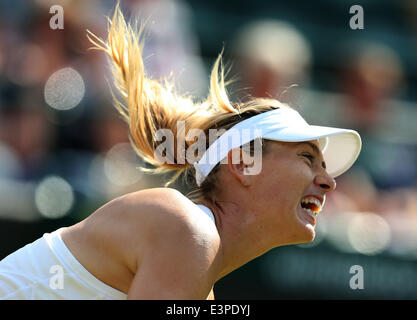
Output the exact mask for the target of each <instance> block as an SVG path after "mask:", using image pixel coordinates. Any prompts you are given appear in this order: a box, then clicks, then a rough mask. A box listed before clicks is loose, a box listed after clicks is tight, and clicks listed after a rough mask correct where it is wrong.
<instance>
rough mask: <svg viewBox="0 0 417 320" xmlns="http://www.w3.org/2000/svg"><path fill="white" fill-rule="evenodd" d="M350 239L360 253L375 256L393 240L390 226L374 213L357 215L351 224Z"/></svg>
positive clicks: (349, 226)
mask: <svg viewBox="0 0 417 320" xmlns="http://www.w3.org/2000/svg"><path fill="white" fill-rule="evenodd" d="M347 232H348V238H349V241H350V243H351V245H352V247H353V248H354V249H355V250H356V251H357V252H359V253H362V254H367V255H374V254H378V253H380V252H382V251H383V250H385V249H386V248H387V247H388V245H389V243H390V240H391V230H390V226H389V224H388V223H387V222H386V221H385V219H384V218H383V217H381V216H378V215H376V214H375V213H372V212H362V213H359V214H357V215H355V216H354V217H353V218H352V220H351V221H350V222H349V225H348V228H347Z"/></svg>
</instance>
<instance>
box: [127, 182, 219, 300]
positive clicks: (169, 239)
mask: <svg viewBox="0 0 417 320" xmlns="http://www.w3.org/2000/svg"><path fill="white" fill-rule="evenodd" d="M124 201H126V205H127V206H129V207H130V208H135V207H138V206H139V207H141V208H146V209H144V210H143V211H142V212H146V214H148V215H149V216H150V217H149V219H148V220H147V228H146V236H144V237H143V238H142V241H143V243H144V244H145V249H144V250H143V251H142V255H141V259H140V263H139V264H138V269H137V272H136V276H135V279H134V281H133V283H132V286H131V288H130V290H129V296H128V297H129V298H131V299H152V298H157V299H160V298H176V299H177V298H180V299H181V298H185V299H187V298H202V299H205V298H206V297H207V295H209V292H210V290H211V288H212V286H213V284H214V282H215V280H216V278H217V275H218V271H219V262H220V258H219V256H220V255H219V252H220V237H219V235H218V233H217V229H216V226H215V225H214V224H213V222H212V221H211V220H210V218H209V217H207V216H206V215H205V214H204V213H202V212H201V210H200V209H199V208H198V207H197V206H196V205H195V204H194V203H193V202H191V201H190V200H189V199H188V198H186V197H185V196H184V195H182V194H181V193H180V192H178V191H176V190H174V189H167V188H160V189H149V190H144V191H140V192H138V193H133V194H129V195H128V196H126V197H125V199H124ZM129 210H130V209H129Z"/></svg>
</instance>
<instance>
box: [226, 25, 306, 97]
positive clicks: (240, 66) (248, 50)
mask: <svg viewBox="0 0 417 320" xmlns="http://www.w3.org/2000/svg"><path fill="white" fill-rule="evenodd" d="M232 46H233V48H232V51H233V55H234V58H235V59H236V67H237V70H238V71H237V72H238V73H237V75H238V76H240V77H242V83H243V86H244V87H245V88H246V87H247V88H248V90H249V93H250V94H251V95H252V96H257V97H275V98H278V96H279V94H281V93H282V92H283V91H284V90H285V89H287V88H288V87H289V86H291V85H294V84H295V85H301V86H306V85H307V83H308V77H309V72H310V67H311V64H312V52H311V48H310V44H309V42H308V40H307V39H306V38H305V37H304V36H303V35H302V34H301V33H300V32H299V31H298V30H297V29H296V28H295V27H294V26H292V25H291V24H289V23H286V22H282V21H276V20H261V21H255V22H252V23H250V24H248V25H245V26H244V27H243V28H242V29H241V30H239V32H238V34H237V35H236V39H235V42H234V43H233V45H232ZM280 98H281V97H280ZM284 98H285V97H284ZM280 100H283V99H280Z"/></svg>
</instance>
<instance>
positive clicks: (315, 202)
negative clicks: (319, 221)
mask: <svg viewBox="0 0 417 320" xmlns="http://www.w3.org/2000/svg"><path fill="white" fill-rule="evenodd" d="M301 208H303V210H305V211H307V212H308V213H310V214H312V215H313V216H316V215H317V214H318V213H319V212H320V211H321V209H322V205H321V202H320V200H319V199H317V198H316V197H313V196H306V197H304V198H302V199H301Z"/></svg>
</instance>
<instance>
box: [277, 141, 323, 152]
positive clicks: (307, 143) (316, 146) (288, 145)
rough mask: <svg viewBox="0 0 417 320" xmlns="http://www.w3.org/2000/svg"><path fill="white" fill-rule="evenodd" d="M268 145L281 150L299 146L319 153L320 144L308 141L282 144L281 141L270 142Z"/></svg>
mask: <svg viewBox="0 0 417 320" xmlns="http://www.w3.org/2000/svg"><path fill="white" fill-rule="evenodd" d="M269 142H270V143H272V144H273V145H275V146H276V147H277V148H281V149H293V148H296V147H300V146H309V147H310V148H312V149H313V150H314V151H315V152H318V153H319V154H320V153H321V150H320V144H319V141H318V140H310V141H300V142H283V141H273V140H270V141H269Z"/></svg>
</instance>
